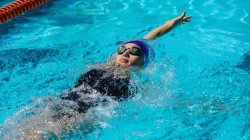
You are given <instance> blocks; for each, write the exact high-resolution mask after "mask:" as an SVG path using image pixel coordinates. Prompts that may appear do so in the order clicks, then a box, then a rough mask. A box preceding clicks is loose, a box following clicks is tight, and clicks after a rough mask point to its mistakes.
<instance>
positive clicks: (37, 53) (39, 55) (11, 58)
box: [0, 48, 59, 71]
mask: <svg viewBox="0 0 250 140" xmlns="http://www.w3.org/2000/svg"><path fill="white" fill-rule="evenodd" d="M58 54H59V50H52V49H26V48H20V49H10V50H3V51H0V71H2V70H10V69H13V68H15V67H16V66H19V67H23V66H24V65H25V64H28V63H31V64H32V65H33V66H34V67H35V66H37V64H39V63H40V62H48V61H49V60H50V59H51V58H52V57H54V56H56V55H58Z"/></svg>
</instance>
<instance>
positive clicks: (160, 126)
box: [0, 0, 250, 140]
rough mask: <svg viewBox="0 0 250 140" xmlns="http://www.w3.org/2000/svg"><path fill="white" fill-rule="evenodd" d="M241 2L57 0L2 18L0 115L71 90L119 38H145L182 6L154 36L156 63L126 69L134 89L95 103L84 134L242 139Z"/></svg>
mask: <svg viewBox="0 0 250 140" xmlns="http://www.w3.org/2000/svg"><path fill="white" fill-rule="evenodd" d="M8 2H9V1H8V0H3V1H2V2H1V3H0V5H1V6H2V5H4V4H6V3H8ZM249 7H250V1H249V0H245V1H240V0H229V1H226V2H223V1H219V0H209V1H206V2H205V1H204V2H202V1H198V0H191V1H189V2H188V1H186V2H184V1H180V2H177V1H172V0H170V1H165V0H157V2H156V1H155V0H147V1H145V0H139V1H136V0H130V1H125V0H116V1H112V0H109V1H103V0H96V1H89V0H85V1H80V0H75V1H72V0H64V1H60V0H59V1H53V2H50V3H47V4H45V5H43V6H41V7H39V8H36V9H34V10H32V11H29V12H27V13H25V14H23V15H21V16H19V17H16V18H15V19H12V20H10V21H8V22H6V23H4V24H0V37H1V40H0V81H1V82H0V87H1V88H0V101H1V102H0V124H4V123H8V122H6V121H5V120H6V119H7V118H9V117H11V116H13V115H14V113H15V112H17V111H19V110H22V109H23V108H25V107H27V106H32V105H33V104H34V102H36V101H37V99H40V98H43V97H51V96H54V97H56V96H58V95H60V94H61V93H62V92H63V91H64V90H67V89H70V88H71V87H72V86H73V85H74V83H75V81H76V80H77V78H78V77H79V76H80V74H81V73H83V72H86V71H87V70H88V69H89V67H88V65H89V64H90V63H96V62H106V60H107V58H109V57H110V56H111V55H112V54H113V53H114V52H115V51H116V43H117V42H118V41H126V40H130V39H133V38H140V37H143V36H144V35H145V34H146V33H147V32H149V31H150V30H152V29H153V28H155V27H157V26H159V25H161V24H163V23H164V22H165V21H167V20H170V19H171V18H174V17H175V16H177V15H180V14H181V12H182V11H183V10H186V12H187V15H192V16H193V18H192V19H191V22H190V23H187V24H186V25H180V26H178V27H176V28H174V29H173V30H172V31H171V32H169V33H168V34H166V35H164V36H163V37H161V38H160V39H157V40H156V41H155V42H153V45H154V50H155V53H156V57H155V61H154V63H152V64H150V65H149V66H148V67H147V68H146V69H145V70H143V71H142V73H141V74H140V75H139V76H138V75H135V76H134V77H133V82H134V83H135V84H136V85H137V86H138V87H139V88H138V90H139V93H138V94H137V95H136V96H135V97H133V98H132V99H131V100H129V101H125V102H122V103H120V104H119V106H118V107H117V108H115V109H112V110H108V111H107V112H108V113H107V114H105V111H106V110H105V109H104V110H101V111H100V114H104V115H103V116H102V117H103V118H102V119H98V120H96V121H97V122H98V123H99V124H100V125H98V127H96V128H95V129H94V130H93V131H92V132H90V133H89V134H87V135H86V136H85V137H84V138H85V139H101V140H105V139H157V140H158V139H164V140H165V139H192V140H193V139H218V140H219V139H223V140H224V139H230V140H236V139H237V140H238V139H243V140H247V139H249V138H250V106H249V103H250V84H249V83H250V39H249V37H248V35H249V34H250V16H249V13H250V10H249ZM2 127H3V126H2V125H1V128H2ZM0 130H1V129H0ZM2 133H3V132H2ZM70 137H71V138H72V137H73V138H72V139H78V136H77V135H76V136H74V135H73V136H70Z"/></svg>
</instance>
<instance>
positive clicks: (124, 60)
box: [120, 59, 129, 63]
mask: <svg viewBox="0 0 250 140" xmlns="http://www.w3.org/2000/svg"><path fill="white" fill-rule="evenodd" d="M120 62H122V63H128V62H129V61H128V60H127V59H121V60H120Z"/></svg>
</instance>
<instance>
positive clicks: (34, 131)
mask: <svg viewBox="0 0 250 140" xmlns="http://www.w3.org/2000/svg"><path fill="white" fill-rule="evenodd" d="M190 18H191V16H186V15H185V12H183V13H182V14H181V15H180V16H177V17H176V18H174V19H172V20H170V21H167V22H166V23H164V24H163V25H161V26H159V27H157V28H156V29H154V30H152V31H151V32H149V33H148V34H146V35H145V36H144V37H143V38H142V39H134V40H131V41H127V42H123V43H121V45H120V46H119V48H118V50H117V54H115V55H114V58H115V59H113V61H108V62H107V63H106V64H104V65H102V66H101V67H100V66H98V67H97V68H95V69H92V70H90V71H88V72H87V73H84V74H83V75H81V76H80V78H79V80H78V81H77V83H76V85H75V86H74V87H73V88H72V89H71V90H69V91H68V92H66V93H64V94H62V95H61V96H60V97H59V98H58V99H57V100H51V101H48V102H53V105H50V106H49V107H48V108H46V109H44V110H43V111H41V112H42V113H40V114H38V115H35V116H33V117H31V118H30V119H29V120H27V121H26V122H23V123H22V124H20V125H19V126H18V128H19V129H22V132H21V134H22V135H20V136H17V137H16V139H23V138H25V139H26V138H27V137H28V138H29V139H49V137H55V138H59V139H60V138H61V137H62V136H61V135H62V133H67V132H71V129H73V128H74V127H75V126H77V125H79V124H80V123H83V122H84V123H85V125H86V124H89V126H91V123H93V122H91V121H90V120H88V119H87V118H85V115H86V113H87V111H88V110H89V109H90V108H94V107H97V106H100V104H106V103H108V102H110V100H114V101H117V102H119V101H122V100H125V99H128V98H129V97H131V96H133V95H134V94H135V93H136V88H135V89H134V90H131V88H129V83H130V74H129V73H130V68H131V67H136V68H139V69H140V68H143V67H145V66H146V65H147V64H148V63H149V62H150V61H151V60H150V57H152V56H153V51H152V49H151V48H150V47H149V45H148V44H147V43H146V41H147V40H152V39H156V38H158V37H160V36H162V35H164V34H165V33H167V32H169V31H170V30H171V29H172V28H173V27H174V26H176V25H178V24H179V23H183V24H185V23H187V22H189V19H190Z"/></svg>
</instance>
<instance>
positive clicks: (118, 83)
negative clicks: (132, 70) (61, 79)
mask: <svg viewBox="0 0 250 140" xmlns="http://www.w3.org/2000/svg"><path fill="white" fill-rule="evenodd" d="M129 81H130V79H129V78H116V77H115V76H114V74H113V72H111V71H108V70H97V69H93V70H90V71H89V72H87V73H85V74H83V75H81V77H80V78H79V80H78V82H77V84H76V86H75V88H74V89H76V88H79V87H80V86H82V85H84V84H87V86H88V87H90V88H92V90H91V89H89V88H83V89H80V90H78V91H76V90H71V91H70V92H68V93H67V94H66V96H62V97H60V98H61V99H63V100H70V101H74V102H76V103H77V104H78V107H77V109H74V110H77V112H79V113H85V112H86V111H87V110H88V109H89V108H90V107H95V106H97V105H98V101H96V100H94V101H93V100H92V101H91V100H90V101H88V99H86V97H85V98H84V100H83V99H82V97H83V96H82V94H85V95H86V94H92V93H93V92H94V91H93V89H94V90H96V91H98V92H99V93H100V94H102V95H107V96H111V97H112V98H113V99H115V100H118V101H120V100H123V99H126V98H128V97H130V96H131V95H133V92H130V90H129ZM85 87H86V86H85ZM79 91H80V92H79ZM99 102H100V101H99ZM102 102H105V101H103V100H102ZM57 110H58V109H57Z"/></svg>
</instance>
